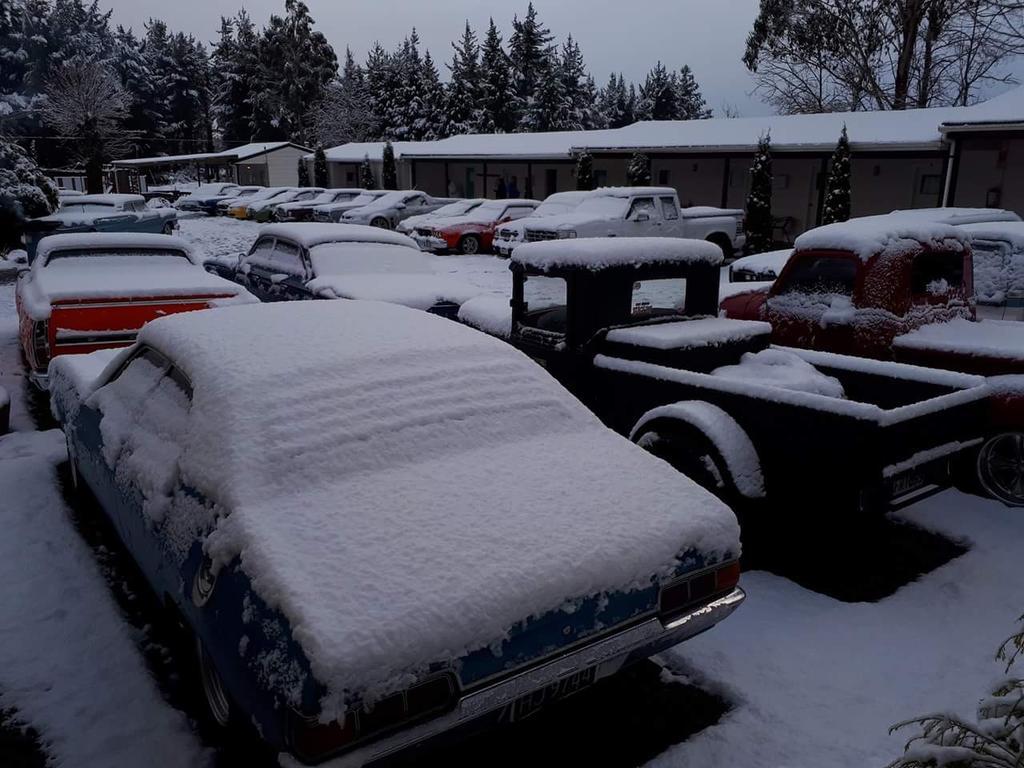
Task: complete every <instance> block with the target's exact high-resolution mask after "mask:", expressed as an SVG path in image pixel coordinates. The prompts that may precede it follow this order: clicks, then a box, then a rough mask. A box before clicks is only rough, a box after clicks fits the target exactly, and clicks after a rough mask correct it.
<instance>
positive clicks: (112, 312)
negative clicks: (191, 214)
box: [15, 233, 256, 388]
mask: <svg viewBox="0 0 1024 768" xmlns="http://www.w3.org/2000/svg"><path fill="white" fill-rule="evenodd" d="M15 295H16V303H17V310H18V330H19V337H20V341H21V349H22V352H23V353H24V355H25V360H26V361H27V363H28V374H29V379H30V380H31V381H32V382H33V383H35V384H36V385H37V386H39V387H40V388H45V386H46V370H47V366H48V365H49V363H50V361H51V360H52V359H54V358H55V357H58V356H60V355H68V354H81V353H85V352H92V351H94V350H97V349H109V348H112V347H123V346H126V345H128V344H131V343H133V342H134V341H135V336H136V334H137V333H138V330H139V328H141V327H142V326H143V325H144V324H145V323H147V322H149V321H150V320H153V319H154V318H157V317H163V316H165V315H171V314H176V313H179V312H189V311H193V310H198V309H206V308H208V307H213V306H221V305H224V304H231V303H240V302H255V301H256V299H255V298H254V297H252V296H251V295H250V294H249V293H248V291H246V290H244V289H242V288H240V287H239V286H238V285H236V284H235V283H233V282H231V281H228V280H224V279H222V278H220V277H217V276H215V275H211V274H209V273H207V272H206V270H204V269H203V268H202V266H200V265H199V264H197V263H196V261H195V260H194V258H193V255H192V252H191V250H190V248H189V246H188V244H187V243H185V241H184V240H181V239H179V238H177V237H173V236H169V235H147V234H134V233H132V234H126V233H81V234H69V235H53V236H52V237H48V238H46V239H45V240H43V241H42V242H41V243H40V245H39V251H38V254H37V256H36V258H35V260H34V261H33V263H32V266H31V267H30V268H29V269H27V270H26V271H23V272H22V273H21V274H20V275H19V277H18V284H17V287H16V293H15Z"/></svg>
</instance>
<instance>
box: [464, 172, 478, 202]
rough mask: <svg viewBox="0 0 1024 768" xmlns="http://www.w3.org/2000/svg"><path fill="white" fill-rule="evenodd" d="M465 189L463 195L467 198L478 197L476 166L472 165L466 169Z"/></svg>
mask: <svg viewBox="0 0 1024 768" xmlns="http://www.w3.org/2000/svg"><path fill="white" fill-rule="evenodd" d="M465 190H466V192H465V194H464V195H463V197H465V198H467V199H468V198H473V197H476V168H475V167H474V166H472V165H471V166H469V167H468V168H467V169H466V186H465Z"/></svg>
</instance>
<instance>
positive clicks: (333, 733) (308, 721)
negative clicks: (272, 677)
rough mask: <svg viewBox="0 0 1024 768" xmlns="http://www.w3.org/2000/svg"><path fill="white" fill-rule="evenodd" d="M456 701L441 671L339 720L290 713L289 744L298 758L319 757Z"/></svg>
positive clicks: (451, 681)
mask: <svg viewBox="0 0 1024 768" xmlns="http://www.w3.org/2000/svg"><path fill="white" fill-rule="evenodd" d="M457 701H458V688H457V686H456V684H455V680H454V678H453V677H452V676H451V675H447V674H445V675H439V676H437V677H434V678H431V679H430V680H426V681H424V682H422V683H419V684H417V685H414V686H412V687H411V688H408V689H406V690H404V691H400V692H398V693H394V694H392V695H390V696H386V697H385V698H383V699H381V700H380V701H378V702H376V703H375V704H374V705H373V707H372V708H367V709H360V710H357V711H353V712H349V713H348V715H347V716H346V717H345V722H344V723H343V724H342V723H340V722H334V723H321V722H319V721H318V720H317V719H316V718H309V717H305V716H302V715H299V714H297V713H292V721H291V724H290V728H289V747H290V749H291V750H292V752H293V753H294V754H295V756H296V757H298V758H299V759H300V760H302V761H310V762H313V761H318V760H323V759H325V758H327V757H329V756H330V755H332V754H334V753H336V752H339V751H341V750H342V749H345V748H346V747H349V746H351V745H353V744H354V743H356V742H357V741H362V740H364V739H367V738H369V737H372V736H375V735H379V734H383V733H385V732H387V731H390V730H393V729H394V728H397V727H399V726H405V725H411V724H412V723H415V722H417V721H420V720H425V719H427V718H430V717H434V716H436V715H440V714H442V713H444V712H447V711H448V710H450V709H452V708H453V707H454V706H455V703H456V702H457Z"/></svg>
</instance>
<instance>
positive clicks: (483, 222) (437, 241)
mask: <svg viewBox="0 0 1024 768" xmlns="http://www.w3.org/2000/svg"><path fill="white" fill-rule="evenodd" d="M538 205H540V201H539V200H524V199H511V200H509V199H506V200H488V201H487V202H485V203H483V204H481V205H478V206H477V207H475V208H474V209H473V210H472V211H470V212H469V213H466V214H463V215H462V216H451V217H447V218H443V219H442V218H439V219H435V220H432V221H428V222H426V223H425V224H421V225H420V226H418V227H417V228H416V234H415V236H414V239H415V240H416V242H417V243H419V246H420V248H422V249H423V250H425V251H433V252H434V253H461V254H464V255H467V256H471V255H473V254H477V253H481V252H485V253H486V252H489V251H491V250H492V248H493V244H494V232H495V230H496V229H497V228H498V226H500V225H501V224H505V223H507V222H510V221H518V220H520V219H525V218H527V217H529V216H531V215H532V214H533V212H534V211H535V210H537V206H538Z"/></svg>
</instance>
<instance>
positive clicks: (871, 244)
mask: <svg viewBox="0 0 1024 768" xmlns="http://www.w3.org/2000/svg"><path fill="white" fill-rule="evenodd" d="M969 242H970V241H969V235H968V234H967V233H965V232H964V231H963V230H961V229H958V228H956V227H952V226H949V225H947V224H936V223H928V222H925V221H922V220H921V219H920V218H909V217H907V218H901V217H899V216H895V215H889V216H872V217H865V218H862V219H855V220H852V221H848V222H844V223H841V224H831V225H828V226H825V227H820V228H818V229H815V230H811V231H810V232H807V233H806V234H804V235H802V236H801V237H799V238H798V239H797V241H796V250H795V252H794V253H793V256H792V257H790V259H789V261H788V262H787V263H786V266H785V267H784V268H783V270H782V273H781V274H780V275H779V277H778V279H777V280H776V281H775V282H774V283H773V284H772V285H771V286H770V287H768V288H760V289H755V290H752V291H747V292H744V293H739V294H735V295H732V296H729V297H728V298H726V299H724V300H723V301H722V302H721V304H720V310H721V311H722V313H723V314H724V315H725V316H726V317H730V318H735V319H741V320H767V321H768V322H769V323H771V326H772V342H773V343H775V344H780V345H783V346H788V347H799V348H803V349H813V350H819V351H821V352H825V353H838V354H843V355H857V356H861V357H868V358H874V359H876V360H895V361H898V362H903V363H912V364H917V365H924V366H928V367H932V368H943V369H947V370H952V371H960V372H963V373H973V374H979V375H981V376H998V377H1000V378H998V379H993V380H992V381H991V382H990V385H991V386H992V387H993V388H996V390H997V394H998V396H997V397H996V398H994V399H993V402H994V407H993V412H992V413H991V415H990V420H989V425H990V430H989V436H988V437H987V438H986V440H985V441H984V442H983V444H981V446H980V448H979V450H978V452H977V453H976V454H975V458H976V468H975V469H976V471H977V479H978V481H979V482H980V483H981V485H982V486H983V487H984V488H985V489H986V490H987V491H989V493H991V494H992V495H993V496H995V497H996V498H998V499H1000V500H1002V501H1003V502H1005V503H1007V504H1011V505H1013V506H1024V377H1019V376H1014V377H1012V378H1011V377H1005V376H1004V375H1005V374H1024V323H1020V322H1011V321H998V320H981V321H978V320H977V318H976V313H975V299H974V281H973V260H972V254H971V248H970V245H969ZM865 370H866V371H867V370H870V369H869V368H866V369H865ZM865 375H866V376H867V375H869V374H867V373H866V374H865ZM899 396H900V395H899V392H897V391H895V390H894V392H893V397H894V398H898V397H899Z"/></svg>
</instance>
